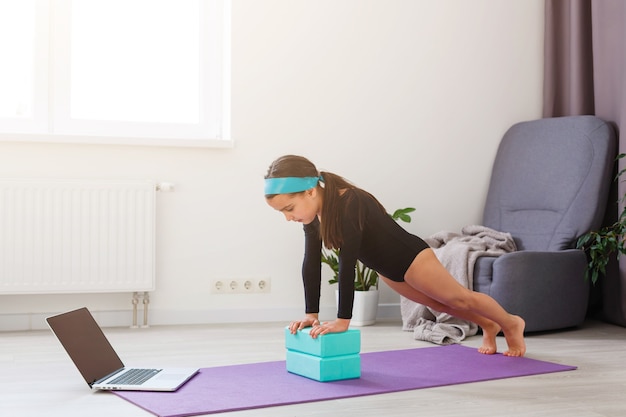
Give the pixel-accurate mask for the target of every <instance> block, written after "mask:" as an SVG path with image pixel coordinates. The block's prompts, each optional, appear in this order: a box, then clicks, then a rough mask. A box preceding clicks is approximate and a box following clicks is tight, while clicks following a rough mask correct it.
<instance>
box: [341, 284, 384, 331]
mask: <svg viewBox="0 0 626 417" xmlns="http://www.w3.org/2000/svg"><path fill="white" fill-rule="evenodd" d="M335 301H336V303H337V306H338V305H339V290H335ZM377 313H378V290H377V289H372V290H369V291H355V292H354V304H353V306H352V320H350V325H351V326H369V325H371V324H374V323H376V314H377Z"/></svg>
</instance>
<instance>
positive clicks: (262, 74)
mask: <svg viewBox="0 0 626 417" xmlns="http://www.w3.org/2000/svg"><path fill="white" fill-rule="evenodd" d="M232 18H233V27H232V134H233V138H234V140H235V147H234V148H233V149H221V150H219V149H185V148H160V147H130V146H126V147H125V146H100V145H55V144H34V143H6V142H5V143H0V161H1V163H0V176H2V177H60V178H111V179H124V178H147V179H154V180H159V181H171V182H174V183H175V184H176V190H175V192H173V193H161V194H159V196H158V243H157V256H158V259H157V286H158V288H157V290H156V291H155V292H153V293H152V294H151V305H150V308H151V312H150V321H151V324H169V323H206V322H226V321H265V320H276V321H283V320H284V321H285V322H286V321H289V320H291V319H293V318H295V317H299V316H300V314H301V312H302V309H303V307H302V306H303V301H302V288H301V278H300V275H299V272H300V264H301V255H302V254H301V248H302V242H303V237H302V231H301V226H300V225H299V224H294V223H286V222H285V220H284V219H283V217H282V215H280V214H279V213H276V212H274V211H273V210H272V209H271V208H269V207H268V206H267V205H266V203H265V201H264V199H263V192H262V178H263V175H264V174H265V172H266V170H267V167H268V165H269V164H270V162H271V161H272V160H273V159H274V158H275V157H277V156H280V155H282V154H286V153H297V154H302V155H305V156H307V157H309V158H310V159H312V160H313V161H314V162H315V163H316V164H317V165H318V168H320V169H324V170H330V171H334V172H336V173H338V174H340V175H343V176H345V177H347V178H348V179H350V180H352V181H353V182H355V183H356V184H357V185H359V186H361V187H363V188H365V189H367V190H369V191H371V192H372V193H374V194H375V195H376V196H377V197H378V198H379V199H380V200H381V202H382V203H383V204H384V205H386V207H387V208H388V210H389V211H392V210H394V209H396V208H399V207H406V206H413V207H416V208H417V211H416V212H415V213H414V215H413V219H414V220H413V222H412V223H411V224H409V225H405V227H407V229H409V230H410V231H412V232H414V233H417V234H419V235H423V236H427V235H429V234H431V233H434V232H437V231H439V230H459V229H460V228H461V227H462V226H464V225H467V224H474V223H478V222H480V213H481V210H482V205H483V200H484V198H485V193H486V187H487V182H488V177H489V172H490V169H491V163H492V160H493V157H494V154H495V150H496V146H497V144H498V142H499V139H500V137H501V136H502V134H503V133H504V131H505V130H506V129H507V128H508V127H509V126H510V125H511V124H512V123H515V122H517V121H521V120H528V119H534V118H539V117H540V116H541V89H542V65H543V45H542V44H543V1H542V0H532V1H529V0H514V1H506V2H503V1H499V0H472V1H466V0H445V1H435V0H385V1H382V0H342V1H335V0H318V1H315V2H312V1H304V0H299V1H298V0H295V1H294V0H233V6H232ZM242 277H253V278H258V277H270V278H271V286H272V288H271V292H270V293H269V294H250V295H212V294H210V293H209V285H210V282H211V280H213V279H216V278H242ZM333 289H334V288H333V287H331V286H329V285H327V284H324V290H323V299H322V306H323V307H322V308H323V315H324V316H326V318H332V316H333V314H334V297H333V294H332V292H333ZM398 303H399V299H398V297H397V296H396V295H395V294H394V293H392V292H391V291H390V290H389V289H388V288H383V294H382V299H381V304H382V306H381V312H380V314H381V315H384V316H395V317H399V307H398ZM83 305H86V306H88V307H89V308H90V309H92V310H93V311H94V312H95V313H96V314H97V315H98V316H99V318H100V320H101V322H102V323H103V324H104V325H127V324H129V323H130V321H129V320H130V314H129V311H130V308H131V304H130V295H129V294H88V295H32V296H7V295H4V296H0V330H11V329H27V328H41V327H43V320H42V318H43V317H44V316H45V315H46V314H49V313H54V312H58V311H62V310H66V309H70V308H75V307H79V306H83Z"/></svg>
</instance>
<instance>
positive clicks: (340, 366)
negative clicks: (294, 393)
mask: <svg viewBox="0 0 626 417" xmlns="http://www.w3.org/2000/svg"><path fill="white" fill-rule="evenodd" d="M310 330H311V328H310V327H309V328H306V329H302V330H299V331H297V332H296V334H291V332H290V331H289V328H285V347H286V348H287V371H289V372H291V373H294V374H297V375H301V376H304V377H307V378H311V379H315V380H317V381H320V382H328V381H338V380H341V379H353V378H359V377H360V376H361V356H360V355H359V352H360V351H361V332H360V331H359V330H356V329H349V330H347V331H345V332H342V333H328V334H325V335H321V336H318V337H317V338H315V339H313V338H312V337H311V335H310V334H309V332H310Z"/></svg>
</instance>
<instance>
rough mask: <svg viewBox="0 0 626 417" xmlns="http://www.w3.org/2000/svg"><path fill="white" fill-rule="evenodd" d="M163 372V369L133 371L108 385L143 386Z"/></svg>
mask: <svg viewBox="0 0 626 417" xmlns="http://www.w3.org/2000/svg"><path fill="white" fill-rule="evenodd" d="M161 371H162V369H131V370H129V371H128V372H126V373H125V374H124V375H122V376H119V377H117V378H115V379H113V380H112V381H109V382H107V384H117V385H141V384H143V383H144V382H146V381H147V380H148V379H150V378H152V377H153V376H155V375H156V374H158V373H159V372H161Z"/></svg>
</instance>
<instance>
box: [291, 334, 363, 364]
mask: <svg viewBox="0 0 626 417" xmlns="http://www.w3.org/2000/svg"><path fill="white" fill-rule="evenodd" d="M311 329H312V328H311V327H307V328H305V329H302V330H298V331H297V332H296V334H291V332H290V331H289V328H288V327H287V328H285V347H286V348H287V349H289V350H295V351H298V352H302V353H307V354H309V355H314V356H320V357H322V358H326V357H329V356H340V355H351V354H355V353H359V352H360V351H361V331H360V330H358V329H348V330H347V331H345V332H342V333H328V334H325V335H322V336H318V337H317V338H315V339H313V338H312V337H311V335H310V334H309V332H310V331H311Z"/></svg>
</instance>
